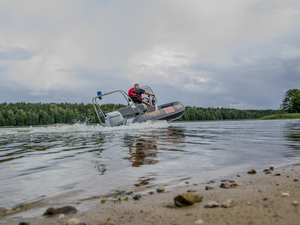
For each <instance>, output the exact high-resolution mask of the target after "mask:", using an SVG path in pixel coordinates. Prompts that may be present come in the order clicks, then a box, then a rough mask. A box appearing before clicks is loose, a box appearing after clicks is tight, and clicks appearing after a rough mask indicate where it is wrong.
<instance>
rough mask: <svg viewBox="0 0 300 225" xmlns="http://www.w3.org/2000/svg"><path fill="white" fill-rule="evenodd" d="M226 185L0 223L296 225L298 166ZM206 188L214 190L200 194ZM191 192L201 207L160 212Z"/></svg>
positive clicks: (4, 218)
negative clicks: (211, 204) (225, 205)
mask: <svg viewBox="0 0 300 225" xmlns="http://www.w3.org/2000/svg"><path fill="white" fill-rule="evenodd" d="M266 168H267V167H266ZM254 169H255V168H254ZM240 172H241V174H246V173H247V171H240ZM278 174H280V176H279V175H278ZM224 179H225V178H224ZM228 179H230V180H234V181H236V182H238V183H239V184H240V185H239V186H236V187H232V188H229V189H224V188H220V184H221V183H222V182H221V180H216V181H215V182H214V183H209V184H201V185H197V186H195V185H193V184H189V185H188V186H187V187H184V188H178V189H176V190H174V191H171V192H169V193H160V194H158V193H155V194H153V195H146V196H142V198H141V199H140V200H132V199H129V200H128V201H121V202H118V203H112V202H106V203H105V204H100V200H101V199H99V205H97V206H95V207H94V208H93V209H92V210H89V211H85V212H81V211H79V212H77V213H76V214H66V215H65V217H64V218H58V216H59V215H57V216H53V217H51V218H46V217H41V218H28V219H26V218H23V219H13V220H11V219H9V217H8V216H5V215H4V216H2V218H1V219H0V223H1V224H19V222H20V221H27V222H29V223H30V225H35V224H45V225H48V224H49V225H50V224H53V225H63V224H66V223H67V221H68V219H70V218H77V219H78V220H80V221H82V222H84V223H85V224H87V225H100V224H111V225H118V224H122V225H123V224H139V225H140V224H170V225H175V224H178V225H179V224H207V225H209V224H211V225H218V224H222V225H223V224H255V225H257V224H264V225H268V224H270V225H274V224H280V225H283V224H288V225H299V224H300V210H299V207H300V206H299V205H297V202H300V181H297V180H299V179H300V167H299V166H296V167H289V168H285V169H281V170H276V168H275V171H272V173H271V174H265V173H263V172H262V171H257V173H256V174H255V175H246V176H244V175H242V176H241V177H228ZM223 183H224V182H223ZM206 186H209V187H213V188H214V189H211V190H205V187H206ZM191 189H192V190H194V191H196V193H198V194H199V195H201V196H202V197H203V201H202V202H200V203H195V204H194V205H192V206H187V207H177V208H168V207H166V206H167V205H173V204H174V201H173V198H174V197H176V196H177V195H178V194H181V193H184V192H186V191H188V190H191ZM282 193H288V194H289V196H282ZM133 195H134V194H133ZM227 200H233V202H234V206H233V207H230V208H222V207H216V208H204V206H205V205H206V204H207V203H209V202H211V201H217V202H218V203H219V204H220V205H221V203H222V202H224V201H227ZM295 201H296V202H295ZM75 207H76V206H75Z"/></svg>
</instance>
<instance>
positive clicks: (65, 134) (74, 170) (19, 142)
mask: <svg viewBox="0 0 300 225" xmlns="http://www.w3.org/2000/svg"><path fill="white" fill-rule="evenodd" d="M299 140H300V120H276V121H259V120H257V121H225V122H224V121H222V122H195V123H171V124H168V123H167V122H165V121H158V122H146V123H142V124H132V125H130V126H123V127H116V128H103V127H101V126H86V125H82V124H75V125H54V126H48V127H42V128H31V127H30V128H12V129H0V171H1V173H0V183H1V188H0V207H5V208H10V207H14V206H16V205H18V204H21V203H22V204H24V203H30V202H34V201H38V200H41V199H47V198H54V199H55V197H57V199H59V201H60V202H61V201H64V202H66V203H68V202H69V203H74V202H76V201H80V200H82V199H84V198H89V197H92V196H98V195H105V194H108V193H112V192H116V191H117V190H120V189H122V190H133V189H134V188H140V187H147V188H148V189H147V190H150V189H151V188H153V189H154V188H155V187H157V186H160V185H167V186H166V187H167V189H168V188H173V187H176V186H180V185H184V184H185V182H184V181H181V179H184V178H188V179H189V182H190V183H203V182H206V181H207V180H209V179H218V178H220V177H224V176H232V175H236V174H244V173H246V172H247V171H248V170H250V169H252V168H254V169H256V170H262V169H265V168H267V167H269V166H275V168H280V167H284V166H287V165H295V164H298V163H299V156H300V151H299V150H300V144H299V143H300V142H299ZM62 199H63V200H62ZM57 202H58V200H57V201H54V202H53V204H54V205H55V204H56V203H57Z"/></svg>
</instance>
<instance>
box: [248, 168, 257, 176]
mask: <svg viewBox="0 0 300 225" xmlns="http://www.w3.org/2000/svg"><path fill="white" fill-rule="evenodd" d="M247 174H251V175H253V174H256V170H254V169H252V170H250V171H248V172H247Z"/></svg>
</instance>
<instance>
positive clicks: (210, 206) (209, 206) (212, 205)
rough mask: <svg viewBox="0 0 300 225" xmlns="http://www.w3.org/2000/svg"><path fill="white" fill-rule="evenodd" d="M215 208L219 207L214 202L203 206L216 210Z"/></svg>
mask: <svg viewBox="0 0 300 225" xmlns="http://www.w3.org/2000/svg"><path fill="white" fill-rule="evenodd" d="M216 207H219V203H218V202H216V201H211V202H209V203H207V204H206V205H205V206H204V208H216Z"/></svg>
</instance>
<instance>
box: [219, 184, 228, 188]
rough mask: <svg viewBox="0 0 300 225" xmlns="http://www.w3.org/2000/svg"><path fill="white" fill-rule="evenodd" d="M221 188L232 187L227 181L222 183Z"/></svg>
mask: <svg viewBox="0 0 300 225" xmlns="http://www.w3.org/2000/svg"><path fill="white" fill-rule="evenodd" d="M220 188H230V185H229V184H227V183H221V185H220Z"/></svg>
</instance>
